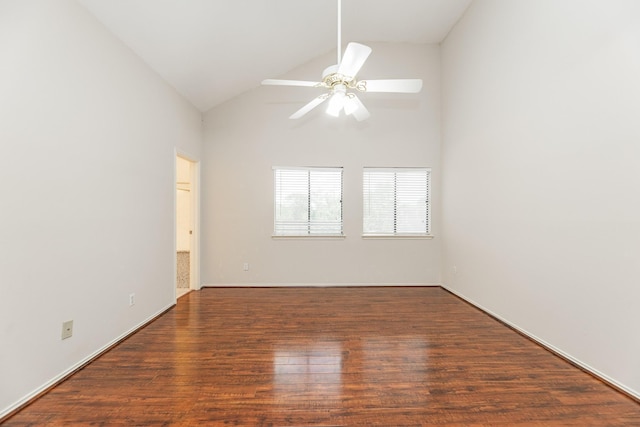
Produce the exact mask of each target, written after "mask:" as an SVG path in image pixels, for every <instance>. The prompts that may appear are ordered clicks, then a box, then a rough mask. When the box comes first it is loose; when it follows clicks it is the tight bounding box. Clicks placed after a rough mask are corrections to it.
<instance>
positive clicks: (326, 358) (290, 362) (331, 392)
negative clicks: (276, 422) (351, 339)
mask: <svg viewBox="0 0 640 427" xmlns="http://www.w3.org/2000/svg"><path fill="white" fill-rule="evenodd" d="M342 372H343V354H342V344H341V343H340V342H335V341H322V340H320V341H314V342H313V343H309V344H301V343H299V342H297V343H293V344H292V343H286V342H285V343H280V344H279V345H278V346H276V349H275V350H274V352H273V373H274V382H273V384H274V394H275V396H274V398H275V399H276V400H277V401H288V402H291V401H295V400H300V401H301V402H303V401H305V402H309V398H310V396H312V400H313V401H315V402H318V403H321V402H327V403H331V404H333V402H334V401H335V400H337V399H340V398H341V396H342Z"/></svg>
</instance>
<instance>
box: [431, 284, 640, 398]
mask: <svg viewBox="0 0 640 427" xmlns="http://www.w3.org/2000/svg"><path fill="white" fill-rule="evenodd" d="M441 287H442V289H444V290H446V291H447V292H451V293H452V294H453V295H455V296H457V297H458V298H460V299H462V300H463V301H465V302H467V303H468V304H471V305H472V306H473V307H475V308H477V309H478V310H480V311H482V312H483V313H485V314H487V315H489V316H491V317H493V318H494V319H496V320H498V321H499V322H501V323H504V324H505V325H506V326H508V327H510V328H511V329H513V330H515V331H516V332H518V333H519V334H521V335H523V336H525V337H526V338H528V339H530V340H531V341H533V342H535V343H536V344H538V345H540V346H542V347H544V348H545V349H546V350H548V351H550V352H551V353H553V354H555V355H556V356H558V357H560V358H561V359H564V360H566V361H567V362H569V363H571V364H572V365H574V366H575V367H577V368H579V369H581V370H583V371H585V372H586V373H588V374H590V375H592V376H594V377H595V378H597V379H598V380H600V381H602V382H603V383H605V384H606V385H608V386H610V387H612V388H614V389H615V390H616V391H619V392H621V393H623V394H625V395H627V396H629V397H630V398H631V399H633V400H635V401H636V402H638V403H640V391H638V390H634V389H632V388H631V387H628V386H626V385H625V384H622V383H621V382H619V381H617V380H615V379H613V378H611V377H610V376H608V375H606V374H604V373H602V372H600V371H599V370H597V369H595V368H593V367H592V366H590V365H588V364H587V363H585V362H583V361H581V360H580V359H578V358H576V357H574V356H572V355H571V354H569V353H567V352H565V351H564V350H562V349H560V348H558V347H556V346H554V345H553V344H549V343H548V342H547V341H545V340H544V339H542V338H540V337H538V336H536V335H534V334H532V333H530V332H529V331H527V330H526V329H523V328H521V327H520V326H518V325H517V324H515V323H513V322H511V321H509V320H507V319H505V318H504V317H502V316H501V315H499V314H497V313H495V312H493V311H491V310H489V309H487V308H485V307H484V306H483V305H481V304H478V303H477V302H475V301H474V300H472V299H470V298H468V297H467V296H465V295H464V294H462V293H460V292H459V291H457V290H455V289H453V288H451V287H449V286H447V285H446V284H444V283H443V284H442V285H441Z"/></svg>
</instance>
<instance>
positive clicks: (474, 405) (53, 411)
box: [6, 287, 640, 426]
mask: <svg viewBox="0 0 640 427" xmlns="http://www.w3.org/2000/svg"><path fill="white" fill-rule="evenodd" d="M92 424H93V425H225V426H228V425H239V426H353V425H367V426H425V425H440V426H453V425H465V426H473V425H478V426H480V425H482V426H485V425H497V426H500V425H502V426H513V425H532V426H535V425H540V426H549V425H552V426H556V425H576V426H578V425H579V426H602V425H607V426H638V425H640V405H639V404H638V403H637V402H635V401H633V400H631V399H630V398H628V397H627V396H624V395H622V394H620V393H618V392H616V391H615V390H613V389H611V388H610V387H608V386H607V385H605V384H603V383H602V382H600V381H598V380H597V379H595V378H593V377H591V376H590V375H588V374H586V373H584V372H582V371H580V370H579V369H577V368H575V367H573V366H571V365H570V364H568V363H567V362H565V361H563V360H561V359H560V358H558V357H556V356H554V355H552V354H551V353H549V352H548V351H546V350H545V349H543V348H541V347H539V346H537V345H536V344H534V343H532V342H531V341H529V340H527V339H526V338H524V337H522V336H521V335H519V334H517V333H515V332H514V331H512V330H511V329H509V328H507V327H505V326H504V325H502V324H500V323H499V322H497V321H495V320H494V319H492V318H491V317H489V316H487V315H485V314H483V313H481V312H480V311H478V310H476V309H474V308H473V307H471V306H469V305H468V304H466V303H464V302H462V301H461V300H459V299H458V298H456V297H454V296H452V295H451V294H449V293H448V292H446V291H444V290H442V289H440V288H392V287H388V288H269V289H260V288H257V289H256V288H251V289H239V288H227V289H224V288H222V289H204V290H202V291H200V292H191V293H189V294H188V295H186V296H184V297H183V298H181V299H180V300H179V302H178V305H177V306H176V307H175V308H174V309H172V310H170V311H168V312H167V313H165V314H164V315H163V316H161V317H160V318H159V319H157V320H156V321H154V322H153V323H152V324H151V325H149V326H147V327H145V328H144V329H142V330H140V331H139V332H137V333H136V334H135V335H133V336H132V337H130V338H129V339H127V340H126V341H124V342H122V343H120V344H119V345H118V346H117V347H115V348H114V349H112V350H111V351H109V352H107V353H106V354H104V355H102V356H101V357H100V358H99V359H97V360H95V361H94V362H93V363H91V364H90V365H88V366H87V367H85V368H84V369H82V370H81V371H79V372H77V373H76V374H75V375H73V376H72V377H71V378H70V379H68V380H67V381H65V382H63V383H62V384H60V385H59V386H58V387H56V388H55V389H53V390H52V391H50V392H49V393H47V394H46V395H44V396H43V397H41V398H40V399H38V400H37V401H36V402H34V403H33V404H31V405H29V406H28V407H26V408H25V409H24V410H22V411H21V412H19V413H18V414H16V415H15V416H14V417H12V418H10V419H9V420H7V422H6V425H8V426H26V425H34V426H35V425H92Z"/></svg>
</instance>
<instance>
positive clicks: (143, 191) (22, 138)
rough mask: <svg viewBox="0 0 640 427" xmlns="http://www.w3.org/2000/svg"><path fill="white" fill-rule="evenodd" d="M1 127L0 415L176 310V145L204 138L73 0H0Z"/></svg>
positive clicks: (162, 86)
mask: <svg viewBox="0 0 640 427" xmlns="http://www.w3.org/2000/svg"><path fill="white" fill-rule="evenodd" d="M0 117H2V119H1V120H0V147H1V148H2V155H0V194H1V202H0V203H1V204H2V207H1V209H0V291H1V297H0V342H1V344H0V346H1V347H0V348H1V350H0V378H1V380H0V416H2V415H3V414H5V413H7V412H8V411H9V410H10V409H11V408H13V407H15V405H16V404H19V403H20V402H22V401H23V400H24V399H25V398H27V397H29V396H31V395H32V394H33V393H35V392H37V391H38V390H40V389H41V388H42V387H44V386H46V385H47V384H49V383H50V381H52V380H55V379H56V378H58V377H59V376H60V375H61V374H63V373H64V372H66V371H68V370H69V369H71V368H72V367H74V366H77V364H78V363H80V362H82V361H83V360H86V359H87V358H88V357H89V356H91V355H92V354H94V353H95V352H96V351H98V350H100V349H102V348H104V347H105V346H106V345H108V344H109V343H111V342H113V341H114V340H115V339H117V338H118V337H120V336H122V335H123V334H125V333H126V332H127V331H130V330H132V329H133V328H135V327H136V326H137V325H139V324H140V323H142V322H144V321H145V320H147V319H149V318H150V317H152V316H153V315H155V314H157V313H159V312H161V311H162V310H164V309H165V308H167V307H169V306H171V305H172V304H173V302H174V301H175V299H174V298H175V297H174V280H175V276H174V271H175V270H174V268H175V265H174V257H175V252H174V239H175V237H174V236H175V234H174V219H173V218H174V213H173V212H174V198H175V181H174V156H175V152H174V147H175V146H178V147H179V148H180V149H181V150H182V151H184V152H188V153H191V154H192V155H193V156H196V157H197V156H199V155H200V144H201V137H202V132H201V114H200V113H199V112H198V111H197V110H195V109H194V108H193V107H191V106H190V105H189V104H188V103H187V102H185V101H184V100H183V99H182V98H181V97H180V96H178V95H177V94H176V92H175V91H174V90H172V89H170V88H169V86H168V85H167V84H166V83H165V82H164V81H163V80H162V79H161V78H160V77H159V76H157V75H156V74H154V73H152V72H151V71H150V69H148V68H147V67H146V66H145V65H144V64H143V63H142V62H141V60H139V59H138V58H137V57H136V56H135V55H134V54H133V53H132V52H131V51H130V50H129V49H127V48H125V47H124V46H123V45H122V44H121V43H120V42H119V41H117V40H116V39H115V38H114V37H113V36H112V35H111V34H110V33H108V32H107V31H106V30H105V29H104V28H103V27H102V26H101V25H100V24H99V23H98V22H97V21H96V20H94V19H93V18H92V17H91V15H89V13H88V12H86V11H85V9H84V8H82V7H81V6H79V5H78V4H77V3H76V2H75V1H72V0H39V1H38V0H2V1H0ZM130 293H135V294H136V304H135V305H134V306H133V307H129V303H128V296H129V294H130ZM70 319H73V320H74V323H75V325H74V335H73V337H72V338H70V339H67V340H64V341H62V340H61V339H60V334H61V328H62V322H63V321H65V320H70Z"/></svg>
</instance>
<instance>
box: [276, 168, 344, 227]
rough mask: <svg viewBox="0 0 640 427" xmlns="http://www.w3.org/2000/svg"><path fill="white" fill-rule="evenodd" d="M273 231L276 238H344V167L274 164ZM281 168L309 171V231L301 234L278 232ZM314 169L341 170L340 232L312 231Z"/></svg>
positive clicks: (323, 170) (322, 170)
mask: <svg viewBox="0 0 640 427" xmlns="http://www.w3.org/2000/svg"><path fill="white" fill-rule="evenodd" d="M272 170H273V233H272V235H271V237H272V238H274V239H307V238H308V239H336V238H338V239H343V238H344V237H345V234H344V203H343V197H344V168H343V167H341V166H273V167H272ZM279 170H285V171H287V170H288V171H298V170H299V171H307V172H308V175H307V185H308V193H307V197H308V199H307V215H308V216H307V223H306V227H307V232H306V233H299V234H286V233H278V232H277V231H278V208H279V204H278V187H277V186H278V183H277V179H278V174H277V172H278V171H279ZM313 171H321V172H331V171H333V172H340V200H339V202H338V203H339V204H340V223H339V224H340V232H339V233H317V232H316V233H312V232H311V230H312V227H313V221H312V219H311V216H312V206H311V205H312V203H313V200H312V192H311V172H313Z"/></svg>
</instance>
